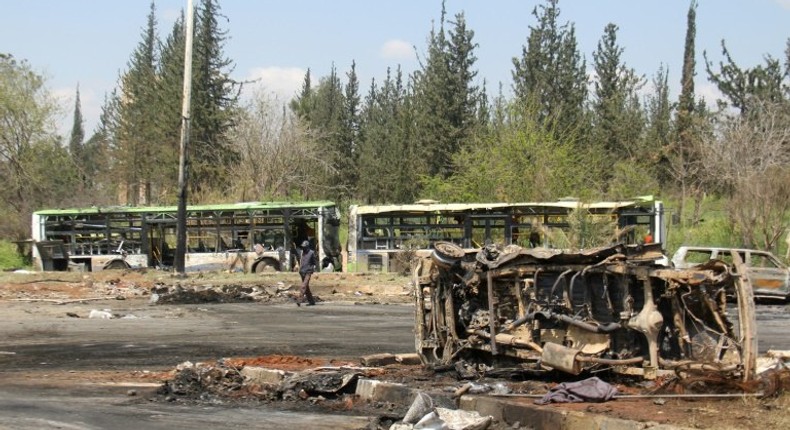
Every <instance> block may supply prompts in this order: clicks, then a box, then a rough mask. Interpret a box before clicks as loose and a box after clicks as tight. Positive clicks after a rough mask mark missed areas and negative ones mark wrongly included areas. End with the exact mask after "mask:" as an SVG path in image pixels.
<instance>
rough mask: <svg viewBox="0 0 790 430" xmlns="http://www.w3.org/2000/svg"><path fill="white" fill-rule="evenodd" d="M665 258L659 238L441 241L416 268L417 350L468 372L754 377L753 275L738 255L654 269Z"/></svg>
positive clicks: (430, 361) (430, 362)
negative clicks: (555, 245) (631, 241)
mask: <svg viewBox="0 0 790 430" xmlns="http://www.w3.org/2000/svg"><path fill="white" fill-rule="evenodd" d="M660 257H661V250H660V247H659V246H657V245H656V246H651V245H633V246H625V245H614V246H610V247H604V248H595V249H588V250H583V251H569V250H556V249H548V248H521V247H519V246H515V245H510V246H507V247H504V248H502V247H498V246H493V245H491V246H487V247H485V248H482V249H475V250H465V249H462V248H460V247H458V246H457V245H454V244H452V243H447V242H442V243H438V244H437V245H436V247H435V249H434V250H432V251H431V252H430V255H423V256H418V257H416V258H415V259H414V260H413V265H412V273H413V278H414V279H413V280H414V283H415V285H416V294H415V298H416V321H415V337H416V348H417V352H418V354H419V355H420V357H421V359H422V361H423V363H424V364H425V365H426V366H429V367H433V368H437V369H438V368H453V367H454V368H456V369H457V370H459V373H461V374H462V376H463V373H462V370H463V369H465V370H464V371H465V372H467V373H468V372H471V373H472V374H474V373H477V375H478V376H480V374H484V373H486V372H493V371H494V370H497V369H510V370H511V371H512V370H516V371H522V372H525V373H531V372H535V373H543V372H547V371H552V370H554V371H560V372H563V373H567V374H573V375H577V374H581V373H583V372H595V371H599V370H606V369H610V370H612V371H614V372H618V373H623V374H629V375H636V376H640V377H643V378H646V379H653V378H656V377H658V376H660V375H661V374H664V373H670V372H671V373H677V374H681V375H682V374H683V373H684V372H687V373H688V372H694V371H705V372H717V373H720V374H721V376H723V377H727V378H736V379H740V380H744V381H747V380H750V379H753V378H754V374H755V357H756V353H757V337H756V326H755V314H754V301H753V297H752V291H751V286H750V285H749V280H748V278H746V277H740V276H738V275H737V273H746V272H745V271H744V270H742V268H740V267H738V266H739V265H742V264H743V263H742V262H741V261H739V259H738V257H737V256H734V257H735V260H736V261H735V264H734V266H729V265H727V264H725V263H723V262H721V261H718V260H712V261H710V262H709V263H706V264H705V265H702V266H697V267H694V268H690V269H683V270H680V269H674V268H669V267H665V266H662V265H659V264H656V261H657V260H658V259H659V258H660ZM728 297H729V298H733V297H734V298H735V300H734V303H729V304H728ZM730 301H732V300H730ZM469 377H473V376H469Z"/></svg>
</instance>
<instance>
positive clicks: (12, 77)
mask: <svg viewBox="0 0 790 430" xmlns="http://www.w3.org/2000/svg"><path fill="white" fill-rule="evenodd" d="M45 84H46V81H45V80H44V78H43V77H42V76H41V75H39V74H38V73H36V72H35V71H34V70H33V68H32V67H31V66H30V65H29V64H28V63H27V62H26V61H17V60H16V59H14V58H13V57H12V56H10V55H6V54H0V183H2V184H3V186H2V187H0V217H2V219H3V222H2V223H0V237H7V238H14V239H24V238H26V237H29V235H30V215H31V213H32V212H33V211H34V210H37V209H40V208H41V207H42V206H44V205H47V206H50V205H58V204H60V203H62V202H65V201H68V199H69V198H70V197H71V196H74V189H75V187H76V185H77V183H76V181H75V178H76V174H75V171H74V169H73V166H74V164H73V163H72V162H71V157H70V155H69V153H68V151H67V149H66V148H65V147H64V146H62V145H61V142H60V139H59V138H58V136H57V135H56V134H55V131H54V120H55V115H56V114H57V112H58V106H57V104H56V103H55V101H54V99H53V98H52V97H51V95H50V94H49V91H48V90H47V88H46V85H45Z"/></svg>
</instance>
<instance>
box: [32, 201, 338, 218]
mask: <svg viewBox="0 0 790 430" xmlns="http://www.w3.org/2000/svg"><path fill="white" fill-rule="evenodd" d="M334 206H335V203H334V202H331V201H308V202H241V203H219V204H213V205H190V206H187V211H217V210H255V209H288V208H294V209H308V208H317V207H334ZM177 211H178V206H103V207H100V206H92V207H88V208H73V209H43V210H40V211H36V212H34V214H37V215H71V214H99V213H150V212H177Z"/></svg>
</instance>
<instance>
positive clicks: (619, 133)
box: [591, 24, 645, 170]
mask: <svg viewBox="0 0 790 430" xmlns="http://www.w3.org/2000/svg"><path fill="white" fill-rule="evenodd" d="M623 51H624V49H623V48H622V47H620V46H619V45H618V44H617V26H616V25H614V24H609V25H607V26H606V28H605V29H604V36H603V37H602V38H601V40H600V41H599V42H598V49H597V50H596V51H595V52H593V58H594V64H595V72H596V73H595V74H596V77H597V80H596V81H595V93H594V98H593V112H592V117H593V124H592V130H591V137H592V142H593V144H595V145H598V146H600V147H601V148H602V149H603V150H604V151H605V152H606V154H607V156H608V157H609V158H608V161H609V162H608V163H607V170H609V169H608V167H609V166H611V165H612V164H614V162H615V161H617V160H622V159H628V158H634V157H636V156H638V155H639V153H640V152H642V148H641V145H640V143H641V140H642V130H643V128H644V126H645V121H644V117H643V113H642V108H641V106H640V103H639V99H638V96H637V92H638V90H639V89H640V88H641V87H642V85H643V79H642V78H641V77H639V76H637V74H636V72H635V71H634V70H633V69H632V68H629V67H627V66H626V65H625V64H624V63H623V62H622V60H621V55H622V54H623Z"/></svg>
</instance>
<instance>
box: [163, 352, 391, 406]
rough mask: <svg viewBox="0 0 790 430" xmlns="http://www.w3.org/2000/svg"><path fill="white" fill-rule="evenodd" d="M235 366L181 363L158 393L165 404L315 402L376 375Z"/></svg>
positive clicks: (346, 370) (361, 370)
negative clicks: (222, 399) (230, 400)
mask: <svg viewBox="0 0 790 430" xmlns="http://www.w3.org/2000/svg"><path fill="white" fill-rule="evenodd" d="M272 361H274V360H272ZM236 363H238V361H234V360H218V361H217V362H216V363H214V364H210V363H191V362H184V363H181V364H180V365H178V366H177V367H176V371H175V372H174V376H173V377H172V378H171V379H170V380H168V381H166V382H164V384H163V385H162V386H161V387H160V389H159V391H158V394H160V395H163V396H165V398H166V400H168V401H176V400H209V399H214V398H220V397H231V398H250V399H257V400H265V401H276V400H286V401H291V400H308V401H310V402H311V403H317V402H321V401H324V400H326V399H328V398H331V399H336V398H340V397H342V396H343V395H346V394H353V393H354V390H355V389H356V382H357V379H358V378H359V377H360V376H370V375H372V374H375V373H376V372H375V369H370V368H360V367H348V366H341V367H318V368H312V369H304V370H301V371H284V370H279V369H270V368H263V367H255V366H241V367H240V366H237V365H236Z"/></svg>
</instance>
